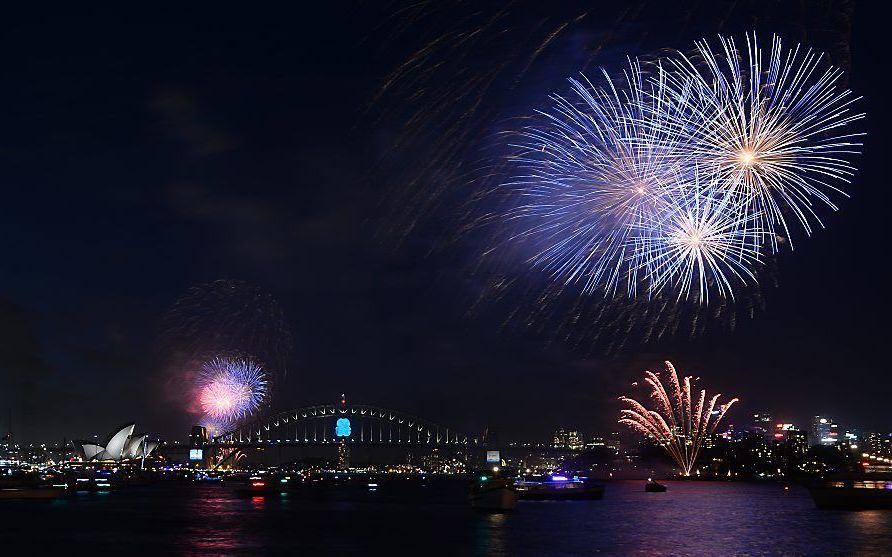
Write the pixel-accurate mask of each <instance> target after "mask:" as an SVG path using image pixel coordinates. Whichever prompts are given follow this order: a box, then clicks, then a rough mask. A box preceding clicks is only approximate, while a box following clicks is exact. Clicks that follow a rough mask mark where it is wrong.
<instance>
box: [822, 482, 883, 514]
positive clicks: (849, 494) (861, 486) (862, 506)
mask: <svg viewBox="0 0 892 557" xmlns="http://www.w3.org/2000/svg"><path fill="white" fill-rule="evenodd" d="M808 490H809V492H810V493H811V497H812V499H813V500H814V502H815V506H817V507H818V508H819V509H859V510H866V509H892V475H889V474H884V475H879V474H848V475H837V476H831V477H828V478H827V479H826V480H824V481H821V482H818V483H814V484H812V485H810V486H808Z"/></svg>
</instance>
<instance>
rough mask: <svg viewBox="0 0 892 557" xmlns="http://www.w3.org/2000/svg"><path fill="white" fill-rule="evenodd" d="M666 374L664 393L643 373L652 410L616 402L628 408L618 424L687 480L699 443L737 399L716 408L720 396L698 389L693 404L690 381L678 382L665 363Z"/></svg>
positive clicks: (656, 381)
mask: <svg viewBox="0 0 892 557" xmlns="http://www.w3.org/2000/svg"><path fill="white" fill-rule="evenodd" d="M666 373H667V374H668V376H669V389H668V390H667V389H666V387H665V386H664V385H663V383H662V381H660V378H659V376H658V375H657V374H656V373H653V372H652V371H646V372H645V378H644V381H645V383H647V385H648V386H649V387H650V389H651V394H650V398H651V400H652V402H653V405H654V407H655V408H654V409H653V410H651V409H648V408H647V407H646V406H645V405H644V404H642V403H640V402H638V401H637V400H635V399H632V398H629V397H626V396H622V397H620V398H619V399H620V401H622V402H623V403H624V404H626V405H627V406H628V408H625V409H623V410H622V411H621V414H620V420H619V423H621V424H624V425H627V426H629V427H631V428H632V429H634V430H635V431H637V432H639V433H641V434H643V435H645V436H646V437H647V438H648V439H651V440H653V441H654V442H655V443H656V444H657V445H659V446H661V447H662V448H663V449H665V450H666V452H667V453H669V455H670V456H671V457H672V459H673V460H675V463H676V464H678V467H679V468H681V470H682V472H683V473H684V475H685V476H690V475H691V469H692V468H693V466H694V462H696V460H697V454H698V453H699V452H700V447H701V446H702V445H703V441H704V440H705V439H706V437H707V436H708V435H710V434H711V433H713V432H714V431H715V428H716V426H718V424H719V422H720V421H721V420H722V418H723V417H724V416H725V413H726V412H727V411H728V409H729V408H731V406H732V405H733V404H734V403H735V402H737V399H736V398H733V399H731V400H730V401H728V402H726V403H724V404H719V402H718V401H719V397H720V396H721V395H718V394H717V395H714V396H713V397H711V398H708V397H707V394H706V390H705V389H702V390H701V391H700V393H699V395H698V396H697V398H696V400H695V399H694V398H693V396H692V388H693V387H692V385H693V382H694V379H693V378H692V377H685V378H684V380H683V381H681V382H679V380H678V374H677V373H676V371H675V366H673V365H672V362H669V361H666Z"/></svg>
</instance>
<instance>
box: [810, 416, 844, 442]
mask: <svg viewBox="0 0 892 557" xmlns="http://www.w3.org/2000/svg"><path fill="white" fill-rule="evenodd" d="M811 433H812V439H811V444H812V445H824V446H835V445H836V444H837V443H839V442H840V441H841V437H840V434H839V424H837V423H836V422H834V421H833V420H832V419H831V418H830V417H828V416H815V417H814V418H813V419H812V422H811Z"/></svg>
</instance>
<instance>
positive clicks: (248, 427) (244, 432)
mask: <svg viewBox="0 0 892 557" xmlns="http://www.w3.org/2000/svg"><path fill="white" fill-rule="evenodd" d="M341 441H345V442H347V443H349V444H351V445H377V446H429V447H461V446H471V447H473V446H477V445H480V444H481V443H480V441H479V440H478V439H476V438H473V437H471V436H469V435H467V434H465V433H463V432H461V431H458V430H456V429H455V428H450V427H448V426H444V425H441V424H437V423H434V422H431V421H428V420H425V419H422V418H419V417H416V416H412V415H410V414H405V413H402V412H399V411H396V410H388V409H386V408H380V407H377V406H368V405H364V404H349V405H348V404H347V403H346V401H345V400H343V399H342V401H341V403H338V404H322V405H318V406H307V407H303V408H297V409H295V410H289V411H287V412H280V413H278V414H275V415H272V416H268V417H265V418H262V419H259V420H255V421H253V422H251V423H248V424H245V425H242V426H240V427H237V428H236V429H233V430H230V431H227V432H225V433H223V434H221V435H218V436H215V437H212V438H211V439H209V440H208V445H209V446H211V447H214V446H222V447H242V448H244V447H265V446H270V445H285V446H312V445H329V444H338V443H340V442H341Z"/></svg>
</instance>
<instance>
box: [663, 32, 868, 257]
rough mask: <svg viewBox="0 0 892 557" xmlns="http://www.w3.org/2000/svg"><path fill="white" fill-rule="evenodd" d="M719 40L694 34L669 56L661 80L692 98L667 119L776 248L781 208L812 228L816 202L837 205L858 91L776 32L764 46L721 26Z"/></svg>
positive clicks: (854, 144)
mask: <svg viewBox="0 0 892 557" xmlns="http://www.w3.org/2000/svg"><path fill="white" fill-rule="evenodd" d="M719 46H720V48H717V49H713V48H712V47H711V46H710V44H709V43H708V42H706V41H701V42H698V43H697V46H696V54H695V55H693V56H685V55H682V54H679V55H678V56H677V57H674V58H670V60H669V61H668V62H667V67H668V68H670V69H669V70H668V71H667V72H666V76H667V77H666V82H667V86H666V90H667V91H669V92H670V94H676V95H678V96H680V97H681V98H683V99H684V102H686V103H688V104H690V105H691V107H692V110H690V111H680V112H675V113H673V114H671V115H670V118H675V117H677V116H681V117H682V118H681V119H678V120H676V121H675V122H673V123H670V125H674V126H676V127H677V128H678V131H679V133H681V134H687V135H688V136H689V137H688V139H687V141H686V143H687V145H688V148H687V153H686V154H687V155H689V156H690V157H691V158H692V159H693V160H695V161H696V162H697V163H698V164H701V165H709V166H710V167H711V168H712V169H713V171H714V172H715V173H716V174H717V175H718V176H719V177H720V178H721V179H722V180H723V182H724V184H725V187H726V188H727V189H728V190H729V191H731V192H733V193H735V194H737V196H738V197H739V206H740V207H739V210H741V211H752V212H755V213H757V214H759V215H760V219H761V221H762V227H763V228H765V229H766V230H768V231H770V232H771V234H770V235H769V238H770V239H771V247H772V249H774V250H776V249H777V242H776V234H777V233H780V232H781V231H783V233H784V234H785V235H786V236H787V237H789V236H790V230H789V226H788V224H787V222H786V220H785V214H789V215H791V216H793V217H795V219H796V220H797V221H798V222H799V223H800V224H801V226H802V228H803V229H804V230H805V232H806V234H811V232H812V222H815V223H817V224H818V225H820V226H823V224H822V222H821V220H820V217H819V216H818V213H817V211H816V206H820V205H824V206H827V207H829V208H831V209H833V210H836V209H837V206H836V204H835V202H834V200H833V197H834V196H840V195H847V194H846V192H845V191H844V189H843V188H844V186H845V185H846V184H848V183H849V181H850V179H851V177H852V175H853V174H854V172H855V167H854V166H853V164H852V163H851V162H850V160H849V159H850V158H851V157H852V156H853V155H857V154H858V153H859V152H860V147H861V142H860V137H861V135H862V134H859V133H853V132H852V131H851V130H849V129H848V125H849V124H851V123H852V122H855V121H857V120H860V119H862V118H863V117H864V114H863V113H859V112H856V111H854V110H853V103H855V102H856V101H858V100H859V98H860V97H855V96H854V95H853V94H852V92H851V91H849V90H848V89H846V88H845V87H843V86H842V82H843V78H844V74H843V72H842V70H840V69H838V68H834V67H832V66H827V65H825V64H823V60H822V55H820V54H817V53H815V52H813V51H812V50H810V49H809V50H806V49H804V48H801V47H800V46H799V45H797V46H796V47H794V48H793V49H785V48H784V47H783V45H782V42H781V39H780V38H779V37H777V36H775V37H773V38H772V41H771V49H770V51H768V52H767V55H766V53H763V50H762V49H761V48H760V46H759V45H758V42H757V40H756V36H755V34H752V35H750V36H747V37H746V49H745V50H743V49H739V48H738V46H737V44H736V43H735V41H734V40H733V39H731V38H726V37H722V36H720V37H719ZM659 125H660V126H663V125H666V122H660V124H659Z"/></svg>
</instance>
